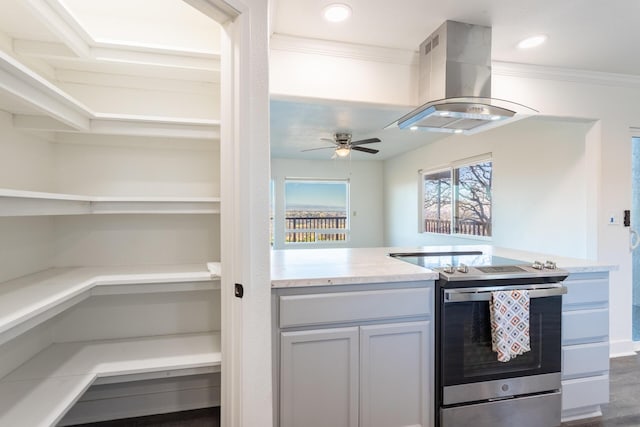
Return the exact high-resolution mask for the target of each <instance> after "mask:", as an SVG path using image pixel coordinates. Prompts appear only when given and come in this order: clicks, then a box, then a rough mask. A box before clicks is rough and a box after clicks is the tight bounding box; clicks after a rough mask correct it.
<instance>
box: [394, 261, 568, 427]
mask: <svg viewBox="0 0 640 427" xmlns="http://www.w3.org/2000/svg"><path fill="white" fill-rule="evenodd" d="M392 256H395V257H397V258H400V259H403V260H405V261H407V262H411V263H414V264H417V265H422V266H425V267H429V268H432V269H434V270H436V271H438V272H439V273H440V278H439V280H438V281H437V282H436V291H437V295H438V296H439V303H437V304H436V354H435V373H436V399H435V409H436V411H435V413H436V426H441V427H453V426H456V427H457V426H465V425H473V426H474V427H503V426H504V427H507V426H509V427H511V426H518V427H551V426H559V425H560V413H561V382H560V380H561V321H562V294H564V293H566V287H564V286H563V284H562V281H563V280H564V279H565V278H566V277H567V275H568V273H567V272H566V271H563V270H560V269H558V268H556V266H555V264H554V263H553V262H550V261H546V262H534V263H526V262H524V261H520V260H514V259H509V258H501V257H493V256H490V255H486V254H483V253H482V252H478V251H467V252H435V253H433V252H432V253H403V254H392ZM508 289H519V290H527V291H528V295H529V298H530V299H529V301H530V304H529V337H530V347H531V350H530V351H528V352H525V353H524V354H521V355H519V356H517V357H515V358H514V359H511V360H510V361H508V362H499V361H498V360H497V355H496V353H495V352H494V351H493V350H492V339H491V320H490V309H489V304H490V301H491V296H492V293H493V292H494V291H501V290H508Z"/></svg>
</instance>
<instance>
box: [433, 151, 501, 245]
mask: <svg viewBox="0 0 640 427" xmlns="http://www.w3.org/2000/svg"><path fill="white" fill-rule="evenodd" d="M492 172H493V171H492V162H491V157H490V156H482V157H477V158H474V159H467V160H463V161H460V162H456V164H454V165H452V166H450V167H448V168H443V169H438V170H432V171H428V172H422V173H421V186H422V231H423V232H427V233H441V234H466V235H471V236H486V237H490V236H491V181H492Z"/></svg>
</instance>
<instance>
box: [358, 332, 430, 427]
mask: <svg viewBox="0 0 640 427" xmlns="http://www.w3.org/2000/svg"><path fill="white" fill-rule="evenodd" d="M431 327H432V325H431V322H428V321H424V322H411V323H395V324H389V325H372V326H362V327H361V328H360V421H361V427H400V426H423V427H428V426H431V425H432V423H433V421H432V419H433V416H432V411H433V410H432V408H433V403H432V398H433V393H432V391H431V388H430V387H431V386H430V384H432V378H433V374H432V370H433V366H432V365H433V359H432V356H431V355H432V353H433V352H432V341H431V337H432V335H431Z"/></svg>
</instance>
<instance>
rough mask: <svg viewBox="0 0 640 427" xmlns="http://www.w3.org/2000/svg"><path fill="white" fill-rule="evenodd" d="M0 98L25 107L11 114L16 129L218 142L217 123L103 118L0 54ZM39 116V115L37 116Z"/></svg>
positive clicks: (191, 120)
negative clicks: (26, 108) (27, 110)
mask: <svg viewBox="0 0 640 427" xmlns="http://www.w3.org/2000/svg"><path fill="white" fill-rule="evenodd" d="M0 81H1V82H2V85H1V86H0V96H3V95H4V96H9V97H11V98H15V99H17V100H19V101H20V102H19V103H20V104H21V105H27V106H29V107H30V109H32V110H33V112H31V113H29V114H25V112H24V111H23V108H22V107H21V108H18V109H16V111H11V112H12V113H14V114H13V125H14V127H16V128H19V129H25V130H31V131H47V132H73V133H77V132H80V133H91V134H103V135H134V136H170V137H176V138H197V139H219V138H220V121H219V120H216V119H203V118H187V117H185V118H180V117H160V116H149V115H123V114H106V113H99V112H95V111H92V110H91V109H90V108H89V107H87V106H86V105H84V104H83V103H81V102H79V101H78V100H76V99H75V98H74V97H72V96H71V95H69V94H68V93H66V92H65V91H63V90H62V89H60V88H59V87H58V86H56V85H54V84H53V83H51V82H50V81H48V80H47V79H45V78H43V77H41V76H40V75H38V74H37V73H35V72H34V71H32V70H31V69H29V68H28V67H27V66H25V65H24V64H22V63H21V62H20V61H18V60H17V59H16V58H14V57H12V56H11V55H9V54H8V53H6V52H3V51H2V50H0ZM35 112H38V113H40V114H37V113H35Z"/></svg>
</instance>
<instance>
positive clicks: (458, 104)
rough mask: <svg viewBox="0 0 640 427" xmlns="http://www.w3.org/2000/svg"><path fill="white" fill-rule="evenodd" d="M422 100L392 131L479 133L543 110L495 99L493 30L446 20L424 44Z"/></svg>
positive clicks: (421, 68) (420, 94) (393, 124)
mask: <svg viewBox="0 0 640 427" xmlns="http://www.w3.org/2000/svg"><path fill="white" fill-rule="evenodd" d="M418 71H419V75H418V99H419V101H420V102H421V103H424V104H423V105H421V106H420V107H418V108H416V109H415V110H413V111H411V112H410V113H408V114H407V115H405V116H403V117H401V118H400V119H398V120H397V121H395V122H394V123H392V124H390V125H389V126H387V128H395V127H398V128H400V129H407V128H408V129H412V130H416V129H423V130H428V131H436V132H450V133H463V134H467V135H470V134H473V133H477V132H480V131H481V130H486V129H489V128H493V127H496V126H499V125H501V124H505V123H506V122H509V121H513V120H515V118H516V115H518V118H522V117H523V116H526V115H530V114H535V113H537V111H535V110H533V109H531V108H528V107H525V106H524V105H521V104H517V103H514V102H510V101H506V100H502V99H495V98H491V28H490V27H485V26H482V25H472V24H465V23H462V22H456V21H446V22H445V23H444V24H442V25H441V26H440V27H439V28H438V29H437V30H436V31H435V32H434V33H433V34H431V35H430V36H429V37H428V38H427V39H426V40H425V41H423V42H422V43H421V44H420V52H419V62H418Z"/></svg>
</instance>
